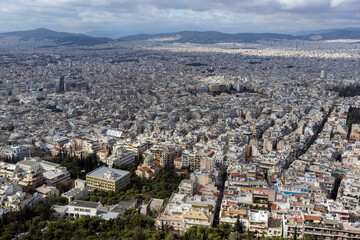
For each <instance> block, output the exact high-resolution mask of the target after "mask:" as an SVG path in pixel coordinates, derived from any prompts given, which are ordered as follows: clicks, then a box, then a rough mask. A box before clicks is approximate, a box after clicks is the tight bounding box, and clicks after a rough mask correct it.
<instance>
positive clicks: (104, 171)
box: [86, 167, 130, 193]
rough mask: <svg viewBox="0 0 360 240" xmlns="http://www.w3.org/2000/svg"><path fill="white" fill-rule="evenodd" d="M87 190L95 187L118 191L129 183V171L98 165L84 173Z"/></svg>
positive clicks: (92, 189)
mask: <svg viewBox="0 0 360 240" xmlns="http://www.w3.org/2000/svg"><path fill="white" fill-rule="evenodd" d="M86 182H87V185H88V187H89V191H94V190H95V189H99V190H104V191H114V192H116V193H118V192H119V191H120V190H122V189H124V188H126V186H127V185H128V184H129V183H130V172H128V171H123V170H118V169H114V168H108V167H99V168H97V169H95V170H94V171H92V172H90V173H88V174H87V175H86Z"/></svg>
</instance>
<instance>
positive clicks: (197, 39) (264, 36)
mask: <svg viewBox="0 0 360 240" xmlns="http://www.w3.org/2000/svg"><path fill="white" fill-rule="evenodd" d="M152 39H154V40H161V39H162V40H163V41H167V42H180V43H185V42H190V43H200V44H211V43H220V42H245V43H254V42H257V41H259V40H274V39H280V40H296V39H298V40H308V41H318V40H335V39H360V31H352V30H334V31H325V32H324V33H314V34H307V35H300V36H295V35H290V34H276V33H236V34H229V33H221V32H215V31H208V32H196V31H184V32H175V33H160V34H138V35H133V36H126V37H121V38H119V40H122V41H139V40H152Z"/></svg>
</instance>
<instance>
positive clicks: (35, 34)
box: [0, 28, 113, 46]
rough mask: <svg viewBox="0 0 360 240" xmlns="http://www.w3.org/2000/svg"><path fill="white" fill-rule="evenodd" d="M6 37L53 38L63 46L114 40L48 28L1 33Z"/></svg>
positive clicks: (85, 44) (28, 39)
mask: <svg viewBox="0 0 360 240" xmlns="http://www.w3.org/2000/svg"><path fill="white" fill-rule="evenodd" d="M5 37H20V40H22V41H30V40H35V41H40V40H45V39H47V40H52V41H54V42H55V43H57V44H58V45H62V46H71V45H78V46H92V45H100V44H105V43H108V42H111V41H113V40H112V39H111V38H101V37H91V36H87V35H84V34H76V33H67V32H55V31H52V30H49V29H46V28H39V29H35V30H28V31H17V32H9V33H0V39H1V38H5Z"/></svg>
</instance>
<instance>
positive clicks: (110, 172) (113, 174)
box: [87, 166, 130, 181]
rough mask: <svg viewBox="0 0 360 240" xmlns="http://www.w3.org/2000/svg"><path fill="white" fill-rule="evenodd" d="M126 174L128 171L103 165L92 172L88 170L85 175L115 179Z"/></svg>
mask: <svg viewBox="0 0 360 240" xmlns="http://www.w3.org/2000/svg"><path fill="white" fill-rule="evenodd" d="M128 174H130V172H128V171H124V170H119V169H115V168H109V167H104V166H103V167H99V168H97V169H95V170H93V171H92V172H89V173H88V174H87V175H88V176H92V177H97V178H103V179H111V180H114V181H117V180H119V179H121V178H123V177H124V176H126V175H128Z"/></svg>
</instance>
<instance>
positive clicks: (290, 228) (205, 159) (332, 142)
mask: <svg viewBox="0 0 360 240" xmlns="http://www.w3.org/2000/svg"><path fill="white" fill-rule="evenodd" d="M2 41H3V42H1V41H0V45H1V44H2V45H1V46H11V43H9V42H5V40H2ZM46 46H47V47H46ZM50 46H51V44H50V43H49V44H48V45H44V46H42V47H40V43H39V47H29V46H28V45H20V46H19V48H20V49H21V50H22V51H21V54H17V53H16V52H15V50H13V49H11V48H5V47H3V48H4V49H6V51H5V50H4V53H2V52H1V53H0V82H1V84H0V92H1V94H0V117H1V121H0V128H1V131H0V139H1V141H0V156H1V160H0V213H7V214H10V213H11V212H13V211H20V210H21V209H24V208H26V206H32V205H34V204H36V203H38V202H40V201H41V200H42V199H51V198H54V197H57V196H62V197H64V198H66V199H67V200H68V203H67V204H64V206H61V205H60V204H54V205H53V206H52V210H53V211H54V213H55V216H56V217H58V218H62V217H67V216H71V217H74V218H81V216H83V215H84V216H90V217H91V216H97V217H99V218H101V219H105V220H108V219H118V218H122V217H123V216H124V215H125V213H126V211H128V209H130V208H136V209H139V212H141V213H145V214H146V215H148V216H151V217H152V218H153V220H154V222H155V226H157V227H159V228H164V225H167V226H170V227H171V228H172V229H174V230H175V231H176V233H179V234H181V233H184V232H186V231H189V229H193V228H194V227H193V226H195V227H197V226H203V227H207V228H211V227H214V226H218V225H219V224H220V225H221V224H229V225H231V226H232V227H233V228H235V227H237V229H238V230H237V231H241V232H244V233H249V234H253V235H254V236H256V237H266V236H268V237H283V238H294V236H295V235H296V236H297V237H299V238H301V237H306V236H308V235H313V236H314V237H315V238H318V237H319V236H322V237H323V238H324V239H332V238H336V239H357V238H360V205H359V197H360V178H359V174H360V125H359V124H360V118H359V116H360V114H358V112H359V111H360V110H359V109H360V96H358V95H360V91H357V90H356V89H358V88H359V86H360V85H359V76H360V75H359V74H360V61H359V58H360V57H359V56H360V47H359V46H360V45H359V40H333V41H305V40H275V39H273V40H259V41H257V42H254V43H215V44H195V43H180V42H175V43H171V42H167V41H166V40H163V41H162V40H161V39H160V40H159V39H157V40H146V41H112V42H110V43H107V44H104V45H99V46H86V47H81V46H72V47H50ZM59 159H60V160H59ZM103 165H106V166H103ZM74 166H75V167H74ZM129 166H130V167H129ZM169 168H176V171H175V172H176V173H178V174H179V175H181V174H184V173H185V174H186V173H188V175H187V179H180V180H181V181H180V180H179V182H178V183H177V184H176V185H175V187H174V189H175V188H177V189H176V190H175V191H174V192H173V189H166V190H167V191H163V192H162V194H163V196H167V197H164V199H156V198H162V197H154V196H151V200H150V197H149V198H147V199H146V198H145V197H144V195H146V194H147V193H148V192H150V190H149V188H148V187H146V186H145V184H144V183H146V182H150V183H152V182H153V181H155V180H156V179H157V178H158V177H159V176H161V173H162V172H164V171H168V169H169ZM120 169H127V170H128V171H125V170H120ZM176 173H175V174H174V175H176ZM72 183H74V184H73V186H71V184H72ZM141 184H143V185H144V187H143V188H142V186H141V187H140V190H139V189H136V187H138V186H139V185H141ZM134 186H135V187H134ZM134 189H135V190H134ZM127 190H128V191H127ZM131 191H132V192H131ZM129 192H131V193H132V194H134V195H136V196H137V197H142V198H143V199H141V200H142V201H143V202H141V203H139V202H140V201H139V202H138V201H137V200H134V199H127V195H126V194H129ZM96 194H99V195H101V196H102V198H101V200H102V201H104V202H105V203H106V204H101V203H100V202H98V200H99V199H98V198H96V196H98V195H96ZM106 194H109V195H106ZM117 194H119V195H117ZM120 195H121V201H120V202H117V203H116V204H113V202H112V201H113V200H114V199H117V198H115V197H116V196H120ZM109 196H110V197H109ZM132 196H133V195H132ZM164 200H165V201H164ZM99 201H100V200H99ZM147 204H148V205H147ZM139 205H141V206H139Z"/></svg>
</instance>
